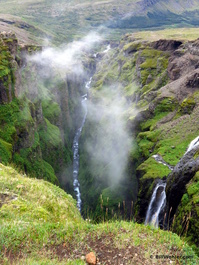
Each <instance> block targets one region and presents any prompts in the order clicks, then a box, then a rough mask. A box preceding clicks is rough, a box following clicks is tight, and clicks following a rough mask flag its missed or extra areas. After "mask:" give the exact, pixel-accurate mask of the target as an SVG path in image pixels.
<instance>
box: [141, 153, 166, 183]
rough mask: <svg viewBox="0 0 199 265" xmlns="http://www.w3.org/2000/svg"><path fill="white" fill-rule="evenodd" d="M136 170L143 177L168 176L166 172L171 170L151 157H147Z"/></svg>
mask: <svg viewBox="0 0 199 265" xmlns="http://www.w3.org/2000/svg"><path fill="white" fill-rule="evenodd" d="M137 171H139V172H140V174H141V175H142V178H143V179H147V178H150V179H155V178H163V177H166V176H168V174H169V173H170V172H171V170H170V169H169V168H168V167H166V166H164V165H163V164H160V163H158V162H156V161H155V159H154V158H152V157H150V158H148V159H147V160H145V161H144V163H142V164H141V165H139V167H138V168H137Z"/></svg>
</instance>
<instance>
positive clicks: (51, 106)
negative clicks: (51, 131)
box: [42, 100, 61, 124]
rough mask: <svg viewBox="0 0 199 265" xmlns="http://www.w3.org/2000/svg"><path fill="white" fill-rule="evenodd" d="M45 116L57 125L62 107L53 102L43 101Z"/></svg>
mask: <svg viewBox="0 0 199 265" xmlns="http://www.w3.org/2000/svg"><path fill="white" fill-rule="evenodd" d="M42 110H43V115H44V117H45V118H46V119H48V120H49V121H50V122H51V123H53V124H56V123H57V121H58V120H59V118H60V114H61V109H60V106H59V105H58V104H57V103H56V102H53V101H52V100H42Z"/></svg>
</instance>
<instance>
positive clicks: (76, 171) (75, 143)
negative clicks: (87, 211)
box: [73, 44, 111, 212]
mask: <svg viewBox="0 0 199 265" xmlns="http://www.w3.org/2000/svg"><path fill="white" fill-rule="evenodd" d="M110 49H111V45H110V44H109V45H108V46H107V47H106V49H105V50H104V51H103V52H102V53H104V54H106V53H108V51H109V50H110ZM93 56H94V57H96V56H97V54H94V55H93ZM91 81H92V77H91V78H90V79H89V81H87V82H86V84H85V89H86V94H84V95H82V101H81V104H82V107H83V109H84V116H83V119H82V122H81V124H80V127H79V128H78V129H77V131H76V133H75V137H74V140H73V188H74V191H75V193H76V198H77V208H78V209H79V211H80V212H81V205H82V200H81V193H80V184H79V181H78V174H79V138H80V136H81V132H82V129H83V127H84V124H85V121H86V116H87V112H88V109H87V102H86V101H87V99H88V91H89V89H90V86H91Z"/></svg>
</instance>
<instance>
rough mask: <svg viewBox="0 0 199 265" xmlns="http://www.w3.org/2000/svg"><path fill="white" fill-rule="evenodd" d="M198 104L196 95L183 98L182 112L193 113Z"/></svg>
mask: <svg viewBox="0 0 199 265" xmlns="http://www.w3.org/2000/svg"><path fill="white" fill-rule="evenodd" d="M195 105H196V102H195V99H194V97H190V98H186V99H184V100H183V102H182V103H181V104H180V110H179V111H180V112H181V113H182V114H191V112H192V111H193V109H194V107H195Z"/></svg>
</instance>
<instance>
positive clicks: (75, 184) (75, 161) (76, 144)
mask: <svg viewBox="0 0 199 265" xmlns="http://www.w3.org/2000/svg"><path fill="white" fill-rule="evenodd" d="M91 81H92V77H91V78H90V79H89V81H88V82H86V84H85V88H86V91H87V92H86V94H84V95H82V101H81V104H82V107H83V109H84V116H83V119H82V122H81V125H80V127H79V128H78V129H77V131H76V133H75V137H74V140H73V187H74V191H75V193H76V198H77V208H78V209H79V211H80V212H81V203H82V201H81V193H80V189H79V187H80V184H79V181H78V173H79V138H80V136H81V132H82V129H83V127H84V124H85V121H86V116H87V111H88V110H87V104H86V101H87V99H88V90H89V89H90V85H91Z"/></svg>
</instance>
